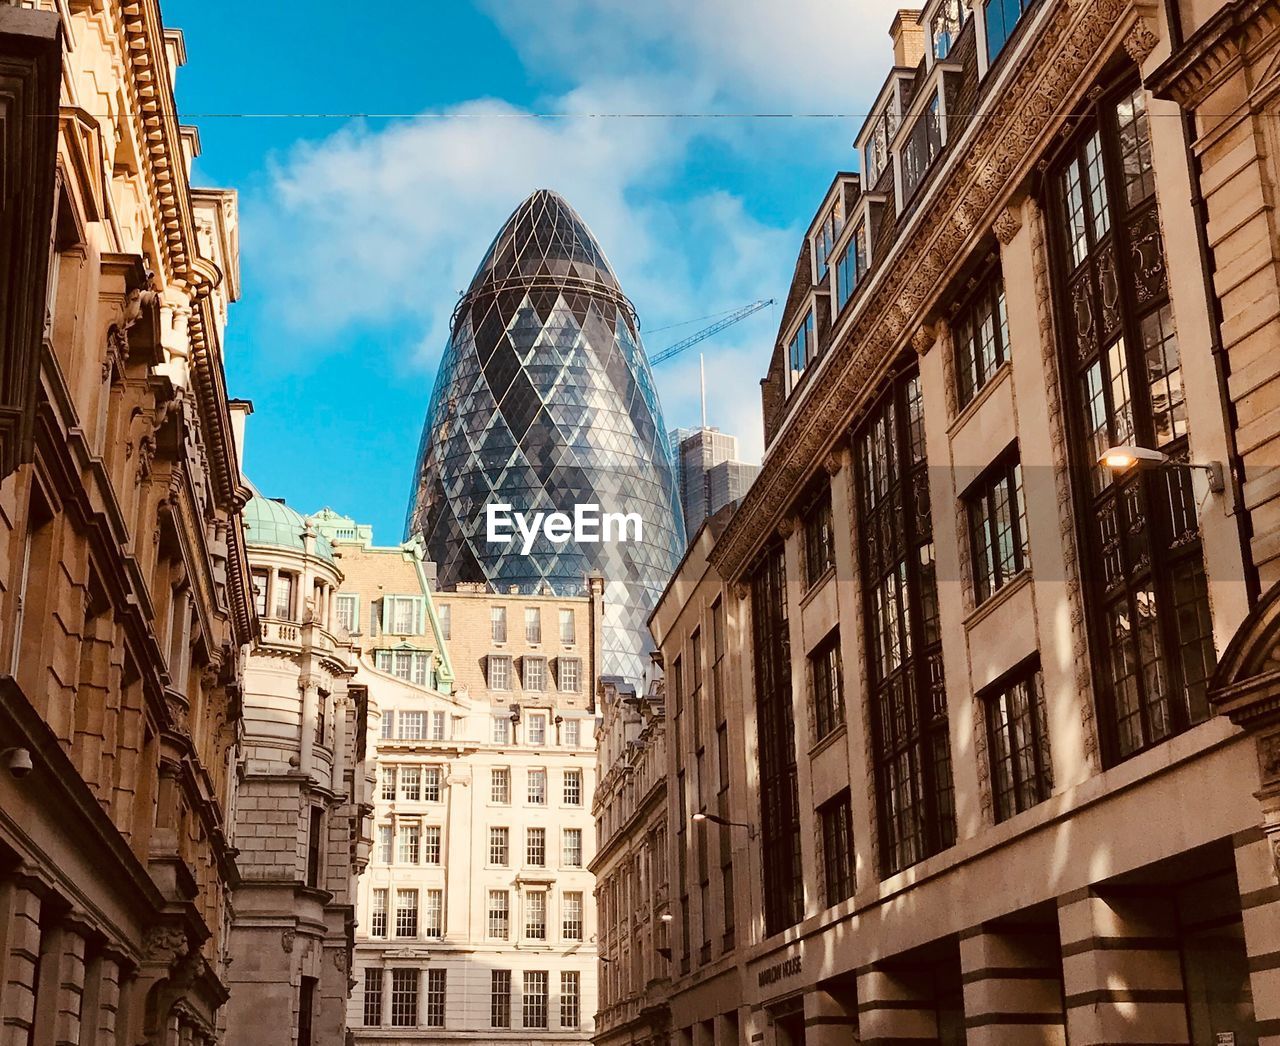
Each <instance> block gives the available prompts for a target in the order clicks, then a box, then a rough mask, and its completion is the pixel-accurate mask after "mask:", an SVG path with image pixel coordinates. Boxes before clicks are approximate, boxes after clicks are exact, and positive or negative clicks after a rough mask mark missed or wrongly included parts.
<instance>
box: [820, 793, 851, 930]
mask: <svg viewBox="0 0 1280 1046" xmlns="http://www.w3.org/2000/svg"><path fill="white" fill-rule="evenodd" d="M817 813H818V824H819V826H820V828H821V834H822V871H823V896H824V899H825V903H826V906H827V907H828V908H830V907H831V906H832V905H836V904H839V903H840V902H841V901H847V900H848V899H849V898H850V897H852V896H853V894H854V891H855V890H856V889H857V877H856V875H855V872H854V852H853V803H852V800H851V798H850V794H849V789H847V788H846V789H844V790H843V791H841V792H838V793H837V794H836V795H833V796H832V797H831V798H830V799H828V800H827V801H826V802H825V803H823V804H822V805H821V806H819V807H818V811H817Z"/></svg>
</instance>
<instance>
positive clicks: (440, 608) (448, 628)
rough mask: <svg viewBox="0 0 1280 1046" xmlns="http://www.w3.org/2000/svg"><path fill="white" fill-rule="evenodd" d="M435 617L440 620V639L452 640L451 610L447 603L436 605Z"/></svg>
mask: <svg viewBox="0 0 1280 1046" xmlns="http://www.w3.org/2000/svg"><path fill="white" fill-rule="evenodd" d="M436 615H437V617H439V619H440V638H441V639H452V638H453V608H452V607H451V606H450V605H449V604H448V603H439V604H437V605H436Z"/></svg>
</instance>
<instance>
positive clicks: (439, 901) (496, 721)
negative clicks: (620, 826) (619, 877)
mask: <svg viewBox="0 0 1280 1046" xmlns="http://www.w3.org/2000/svg"><path fill="white" fill-rule="evenodd" d="M312 519H313V521H315V522H316V524H317V526H318V528H319V530H320V533H321V534H324V535H326V536H328V537H330V539H331V540H332V541H333V548H334V555H335V558H336V560H337V563H338V565H339V567H340V568H341V570H342V574H343V581H342V584H341V586H340V587H339V589H338V591H337V593H336V594H335V597H334V598H335V603H334V606H335V608H336V609H337V611H338V613H339V615H340V618H341V620H342V621H343V622H344V624H345V626H346V627H347V628H348V629H349V630H350V632H351V633H352V634H353V636H354V638H355V643H356V646H357V648H358V650H359V653H360V659H359V664H358V668H357V672H356V675H355V677H354V683H356V684H358V685H362V686H365V687H366V688H367V689H368V691H369V693H370V695H372V696H371V704H374V705H376V711H375V712H374V714H373V715H372V716H371V726H370V732H371V738H372V742H371V743H372V745H373V746H374V749H375V751H376V756H377V764H378V787H377V790H376V792H375V796H374V805H373V813H372V819H371V820H372V836H373V853H372V857H371V860H370V863H369V868H368V871H367V873H366V874H365V875H364V876H363V877H362V879H361V882H360V887H359V900H358V916H357V918H358V924H359V925H358V930H357V939H356V957H355V964H354V978H355V981H356V989H355V994H354V997H353V999H352V1003H351V1011H350V1014H349V1021H348V1023H349V1026H350V1027H351V1029H352V1031H353V1036H354V1039H355V1041H356V1042H357V1043H382V1042H394V1043H410V1042H412V1043H447V1042H460V1041H469V1042H475V1041H483V1042H486V1043H489V1042H493V1043H517V1042H520V1043H523V1042H528V1041H530V1040H531V1039H536V1040H537V1041H542V1042H547V1043H553V1042H585V1041H587V1040H588V1039H589V1037H590V1035H591V1031H592V1027H593V1016H594V1014H595V1011H596V953H597V949H596V933H597V929H596V919H595V905H594V903H593V894H592V887H593V880H592V877H591V874H590V872H589V871H587V865H588V863H589V862H590V861H591V859H592V856H593V854H594V850H595V847H594V842H595V840H594V833H593V832H592V822H591V797H592V795H593V794H594V790H595V776H596V770H595V731H594V718H593V715H592V712H593V708H594V700H593V691H592V689H591V686H592V683H591V681H592V680H593V679H594V678H595V677H596V675H597V674H598V672H599V659H600V636H601V629H600V626H601V623H602V608H601V598H602V592H603V587H602V585H601V584H600V583H599V581H598V579H594V578H591V579H587V582H586V587H587V591H588V595H586V596H582V597H571V598H562V597H553V596H546V597H532V596H521V595H496V594H493V593H490V592H487V591H485V589H484V587H482V586H473V587H472V588H470V589H462V590H459V591H452V592H437V591H433V587H432V575H431V571H430V569H429V567H430V565H429V564H428V563H426V562H425V561H424V559H423V554H422V545H421V542H420V541H418V540H414V541H411V542H408V543H406V544H404V545H400V546H395V547H390V548H382V547H378V546H376V545H374V544H373V540H372V534H371V533H369V531H368V529H367V528H360V527H358V526H357V525H356V524H354V523H353V522H351V521H350V520H344V519H342V518H341V517H337V516H334V515H333V514H331V513H322V514H319V515H317V516H315V517H312Z"/></svg>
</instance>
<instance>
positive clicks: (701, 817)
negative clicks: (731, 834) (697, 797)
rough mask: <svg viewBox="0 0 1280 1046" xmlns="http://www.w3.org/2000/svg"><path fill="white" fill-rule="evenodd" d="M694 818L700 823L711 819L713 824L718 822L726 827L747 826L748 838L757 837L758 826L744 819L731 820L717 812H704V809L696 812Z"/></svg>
mask: <svg viewBox="0 0 1280 1046" xmlns="http://www.w3.org/2000/svg"><path fill="white" fill-rule="evenodd" d="M693 819H694V820H695V821H697V822H699V823H701V822H702V821H710V822H711V823H712V824H718V825H721V826H722V827H724V828H745V829H746V830H747V838H748V839H755V837H756V826H755V825H753V824H747V823H745V822H743V821H729V820H726V819H725V818H723V817H718V816H717V815H716V814H708V813H703V812H702V811H699V812H698V813H696V814H694V815H693Z"/></svg>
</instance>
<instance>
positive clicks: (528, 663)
mask: <svg viewBox="0 0 1280 1046" xmlns="http://www.w3.org/2000/svg"><path fill="white" fill-rule="evenodd" d="M520 667H521V668H522V669H523V670H524V688H525V689H526V690H533V691H536V692H538V693H541V692H542V691H544V690H546V689H547V659H546V658H545V657H528V656H526V657H522V658H521V659H520Z"/></svg>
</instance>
